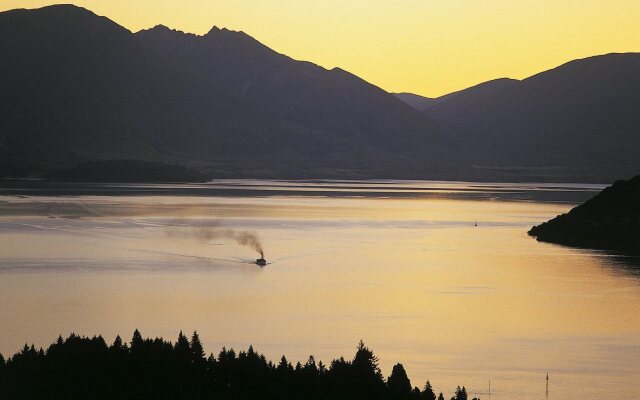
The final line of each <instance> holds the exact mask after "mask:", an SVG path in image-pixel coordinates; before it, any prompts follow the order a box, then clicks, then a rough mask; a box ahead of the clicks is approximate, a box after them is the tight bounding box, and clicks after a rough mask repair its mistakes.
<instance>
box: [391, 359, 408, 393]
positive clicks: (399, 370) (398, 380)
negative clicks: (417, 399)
mask: <svg viewBox="0 0 640 400" xmlns="http://www.w3.org/2000/svg"><path fill="white" fill-rule="evenodd" d="M387 387H388V388H389V394H390V395H391V398H392V399H408V398H409V397H410V396H411V382H410V381H409V377H408V376H407V372H406V371H405V370H404V367H403V366H402V364H396V365H394V366H393V370H392V371H391V376H389V379H387Z"/></svg>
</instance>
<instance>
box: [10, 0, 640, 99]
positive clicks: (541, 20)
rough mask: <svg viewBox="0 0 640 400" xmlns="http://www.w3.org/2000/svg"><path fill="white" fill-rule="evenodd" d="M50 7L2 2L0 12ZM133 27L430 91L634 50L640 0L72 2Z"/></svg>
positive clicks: (34, 1) (31, 0)
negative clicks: (210, 35)
mask: <svg viewBox="0 0 640 400" xmlns="http://www.w3.org/2000/svg"><path fill="white" fill-rule="evenodd" d="M49 4H52V2H51V1H44V0H4V1H2V2H1V3H0V11H4V10H9V9H12V8H35V7H42V6H46V5H49ZM74 4H76V5H78V6H82V7H85V8H88V9H90V10H92V11H94V12H95V13H97V14H99V15H104V16H106V17H108V18H110V19H112V20H114V21H115V22H117V23H119V24H121V25H123V26H125V27H127V28H128V29H130V30H132V31H138V30H140V29H145V28H149V27H152V26H154V25H157V24H164V25H167V26H169V27H171V28H174V29H179V30H183V31H186V32H192V33H197V34H204V33H206V32H207V31H208V30H209V29H210V28H211V27H212V26H213V25H216V26H219V27H227V28H229V29H233V30H242V31H245V32H246V33H248V34H250V35H252V36H253V37H255V38H256V39H258V40H259V41H261V42H262V43H264V44H266V45H267V46H269V47H271V48H273V49H274V50H276V51H278V52H281V53H284V54H287V55H289V56H291V57H293V58H296V59H300V60H308V61H312V62H314V63H317V64H320V65H322V66H324V67H327V68H333V67H336V66H339V67H341V68H343V69H346V70H348V71H350V72H353V73H354V74H356V75H358V76H360V77H362V78H364V79H366V80H368V81H369V82H371V83H374V84H376V85H378V86H380V87H382V88H384V89H385V90H388V91H393V92H401V91H407V92H414V93H418V94H421V95H425V96H430V97H435V96H439V95H442V94H446V93H449V92H452V91H455V90H458V89H462V88H465V87H468V86H471V85H474V84H476V83H480V82H483V81H486V80H490V79H493V78H499V77H511V78H525V77H527V76H530V75H532V74H535V73H537V72H540V71H543V70H546V69H549V68H553V67H555V66H557V65H560V64H562V63H564V62H567V61H570V60H572V59H576V58H582V57H588V56H591V55H596V54H604V53H610V52H629V51H640V29H638V21H639V20H640V2H638V1H633V0H618V1H615V2H610V1H598V0H585V1H549V0H544V1H535V2H533V1H530V2H523V1H510V0H487V1H481V2H480V1H469V0H461V1H434V0H427V1H425V0H399V1H398V0H393V1H391V0H350V1H338V0H324V1H316V0H277V1H273V0H269V1H249V0H212V1H204V0H186V1H182V2H169V1H166V0H162V1H157V0H156V1H152V0H127V1H124V0H113V1H102V0H76V1H74Z"/></svg>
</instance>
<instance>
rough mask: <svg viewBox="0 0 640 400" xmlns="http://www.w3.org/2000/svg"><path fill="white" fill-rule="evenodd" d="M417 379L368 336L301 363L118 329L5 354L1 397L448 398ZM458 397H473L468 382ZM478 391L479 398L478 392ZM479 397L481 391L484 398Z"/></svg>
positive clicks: (0, 361) (0, 377) (457, 392)
mask: <svg viewBox="0 0 640 400" xmlns="http://www.w3.org/2000/svg"><path fill="white" fill-rule="evenodd" d="M421 386H422V389H420V388H418V387H412V386H411V383H410V381H409V378H408V377H407V373H406V371H405V370H404V367H403V366H402V364H396V365H395V366H394V367H393V371H392V372H391V375H390V376H389V377H388V378H387V379H386V380H385V379H384V377H383V375H382V372H381V370H380V368H379V367H378V359H377V357H376V356H375V355H374V354H373V352H372V351H371V350H370V349H369V348H367V347H366V346H365V345H364V343H363V342H362V341H360V343H359V344H358V346H357V348H356V354H355V356H354V357H353V359H351V360H346V359H344V358H343V357H340V358H338V359H335V360H333V361H332V362H331V363H330V364H329V365H325V364H323V363H322V361H320V362H316V360H315V359H314V357H313V356H309V359H308V360H307V361H306V362H305V363H304V364H301V363H300V362H298V363H296V365H295V366H294V365H293V364H292V363H291V362H289V361H287V359H286V358H285V356H282V358H281V359H280V361H279V362H277V363H273V362H271V361H268V360H267V359H266V358H265V357H264V356H263V355H261V354H259V353H257V352H256V351H255V350H254V349H253V347H249V349H248V350H247V351H240V352H239V353H236V352H235V351H234V350H233V349H229V350H227V349H226V348H224V347H223V348H222V350H221V351H220V353H219V354H218V355H217V356H215V355H214V354H211V355H209V356H208V357H207V356H206V355H205V352H204V349H203V347H202V343H201V342H200V338H199V337H198V334H197V332H194V333H193V335H192V336H191V338H190V339H189V338H188V337H187V336H185V335H183V334H182V332H180V334H179V336H178V341H177V342H175V343H172V342H171V341H165V340H163V339H162V338H155V339H150V338H147V339H143V338H142V335H141V334H140V332H139V331H138V330H136V331H135V332H134V333H133V338H132V339H131V343H130V344H127V343H124V342H123V341H122V339H121V338H120V336H117V337H116V339H115V341H114V342H113V344H111V345H108V344H107V343H106V342H105V340H104V339H103V338H102V336H94V337H92V338H88V337H81V336H78V335H76V334H71V335H70V336H69V337H68V338H67V339H63V338H62V336H60V337H59V338H58V340H57V341H56V342H55V343H53V344H52V345H50V346H49V348H48V349H46V350H43V349H38V350H37V349H36V348H35V347H34V346H33V345H31V346H28V345H26V344H25V346H24V348H23V349H22V351H20V352H18V353H16V354H15V355H14V356H13V357H10V358H8V359H7V360H6V361H5V359H4V358H3V357H2V355H0V398H10V399H98V398H101V399H102V398H104V399H107V398H108V399H129V398H135V399H187V398H188V399H204V398H207V399H345V400H346V399H389V400H392V399H394V400H395V399H407V400H414V399H415V400H436V399H438V400H444V395H443V394H442V392H440V394H439V395H438V396H436V394H435V392H434V389H433V388H432V386H431V383H430V382H429V381H427V382H426V383H424V384H422V385H421ZM451 399H452V400H467V399H468V398H467V391H466V389H465V388H464V387H462V388H461V387H457V388H455V393H454V395H453V397H452V398H451ZM474 399H475V398H474ZM478 400H479V399H478Z"/></svg>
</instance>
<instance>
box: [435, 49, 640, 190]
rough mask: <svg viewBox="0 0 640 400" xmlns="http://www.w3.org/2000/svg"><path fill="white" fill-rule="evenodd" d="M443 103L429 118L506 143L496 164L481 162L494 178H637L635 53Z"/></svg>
mask: <svg viewBox="0 0 640 400" xmlns="http://www.w3.org/2000/svg"><path fill="white" fill-rule="evenodd" d="M446 97H448V99H444V101H440V102H439V103H437V104H434V105H433V106H431V107H429V109H428V110H426V113H427V114H428V115H430V116H431V117H433V118H435V119H438V120H440V121H442V122H443V123H446V124H449V125H452V126H455V127H457V128H458V129H460V130H462V131H464V132H467V133H468V134H472V135H474V136H476V137H477V138H479V139H481V140H482V141H486V142H489V143H496V144H498V143H500V144H503V145H504V146H505V147H506V151H505V149H504V148H500V151H504V153H502V154H501V157H494V154H491V153H489V154H487V157H486V159H485V160H483V161H482V164H483V165H485V166H489V167H494V168H495V169H496V171H497V172H499V171H501V170H502V171H503V172H504V171H507V170H508V169H509V168H511V169H512V170H513V171H514V174H517V175H523V174H529V175H531V176H533V177H537V178H539V179H540V180H549V179H558V178H561V179H565V180H591V181H594V180H595V181H600V182H610V181H613V180H615V179H618V178H619V177H621V176H630V175H631V176H632V175H635V174H637V173H638V172H640V171H639V170H640V162H639V161H638V151H637V149H638V148H640V113H639V112H638V110H640V54H639V53H627V54H608V55H603V56H596V57H590V58H586V59H582V60H576V61H572V62H569V63H567V64H564V65H562V66H560V67H557V68H555V69H552V70H550V71H546V72H542V73H540V74H537V75H534V76H532V77H530V78H527V79H524V80H522V81H513V80H497V81H492V82H487V83H485V84H482V85H478V86H476V87H473V88H470V89H467V90H464V91H462V92H458V93H457V94H452V95H449V96H446ZM436 100H438V99H436ZM527 170H528V171H527Z"/></svg>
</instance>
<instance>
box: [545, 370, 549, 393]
mask: <svg viewBox="0 0 640 400" xmlns="http://www.w3.org/2000/svg"><path fill="white" fill-rule="evenodd" d="M545 399H547V400H549V373H548V372H547V390H546V391H545Z"/></svg>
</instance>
